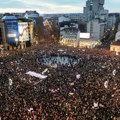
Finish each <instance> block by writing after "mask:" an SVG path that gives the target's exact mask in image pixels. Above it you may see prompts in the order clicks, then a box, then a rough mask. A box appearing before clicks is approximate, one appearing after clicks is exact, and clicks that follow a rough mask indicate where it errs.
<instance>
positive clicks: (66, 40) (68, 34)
mask: <svg viewBox="0 0 120 120" xmlns="http://www.w3.org/2000/svg"><path fill="white" fill-rule="evenodd" d="M79 39H80V31H79V29H78V28H77V27H75V26H70V27H69V26H65V27H64V28H62V29H61V30H60V43H61V44H62V45H68V46H74V47H77V46H78V42H79Z"/></svg>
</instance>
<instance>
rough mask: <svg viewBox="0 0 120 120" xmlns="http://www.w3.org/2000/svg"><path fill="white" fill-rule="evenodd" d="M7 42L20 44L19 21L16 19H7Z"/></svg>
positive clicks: (15, 44) (14, 44)
mask: <svg viewBox="0 0 120 120" xmlns="http://www.w3.org/2000/svg"><path fill="white" fill-rule="evenodd" d="M5 33H6V42H7V43H8V44H10V45H13V46H17V45H18V44H19V33H18V22H17V21H16V20H8V21H5Z"/></svg>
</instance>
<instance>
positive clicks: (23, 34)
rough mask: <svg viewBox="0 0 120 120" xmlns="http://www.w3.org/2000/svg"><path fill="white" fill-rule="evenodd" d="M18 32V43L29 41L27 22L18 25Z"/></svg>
mask: <svg viewBox="0 0 120 120" xmlns="http://www.w3.org/2000/svg"><path fill="white" fill-rule="evenodd" d="M18 31H19V40H20V41H29V31H28V23H27V22H21V23H18Z"/></svg>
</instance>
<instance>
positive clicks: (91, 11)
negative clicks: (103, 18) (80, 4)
mask: <svg viewBox="0 0 120 120" xmlns="http://www.w3.org/2000/svg"><path fill="white" fill-rule="evenodd" d="M103 5H104V0H87V1H86V7H84V14H85V16H86V21H90V20H93V19H96V18H100V14H101V11H102V13H104V14H105V13H106V12H104V11H103V10H104V7H103ZM106 14H108V13H106ZM106 14H105V15H106ZM102 15H103V14H102Z"/></svg>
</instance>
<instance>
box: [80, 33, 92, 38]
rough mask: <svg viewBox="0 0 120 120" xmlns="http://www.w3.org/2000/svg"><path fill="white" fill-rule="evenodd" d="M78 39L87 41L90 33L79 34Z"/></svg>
mask: <svg viewBox="0 0 120 120" xmlns="http://www.w3.org/2000/svg"><path fill="white" fill-rule="evenodd" d="M80 38H84V39H89V38H90V33H80Z"/></svg>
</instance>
